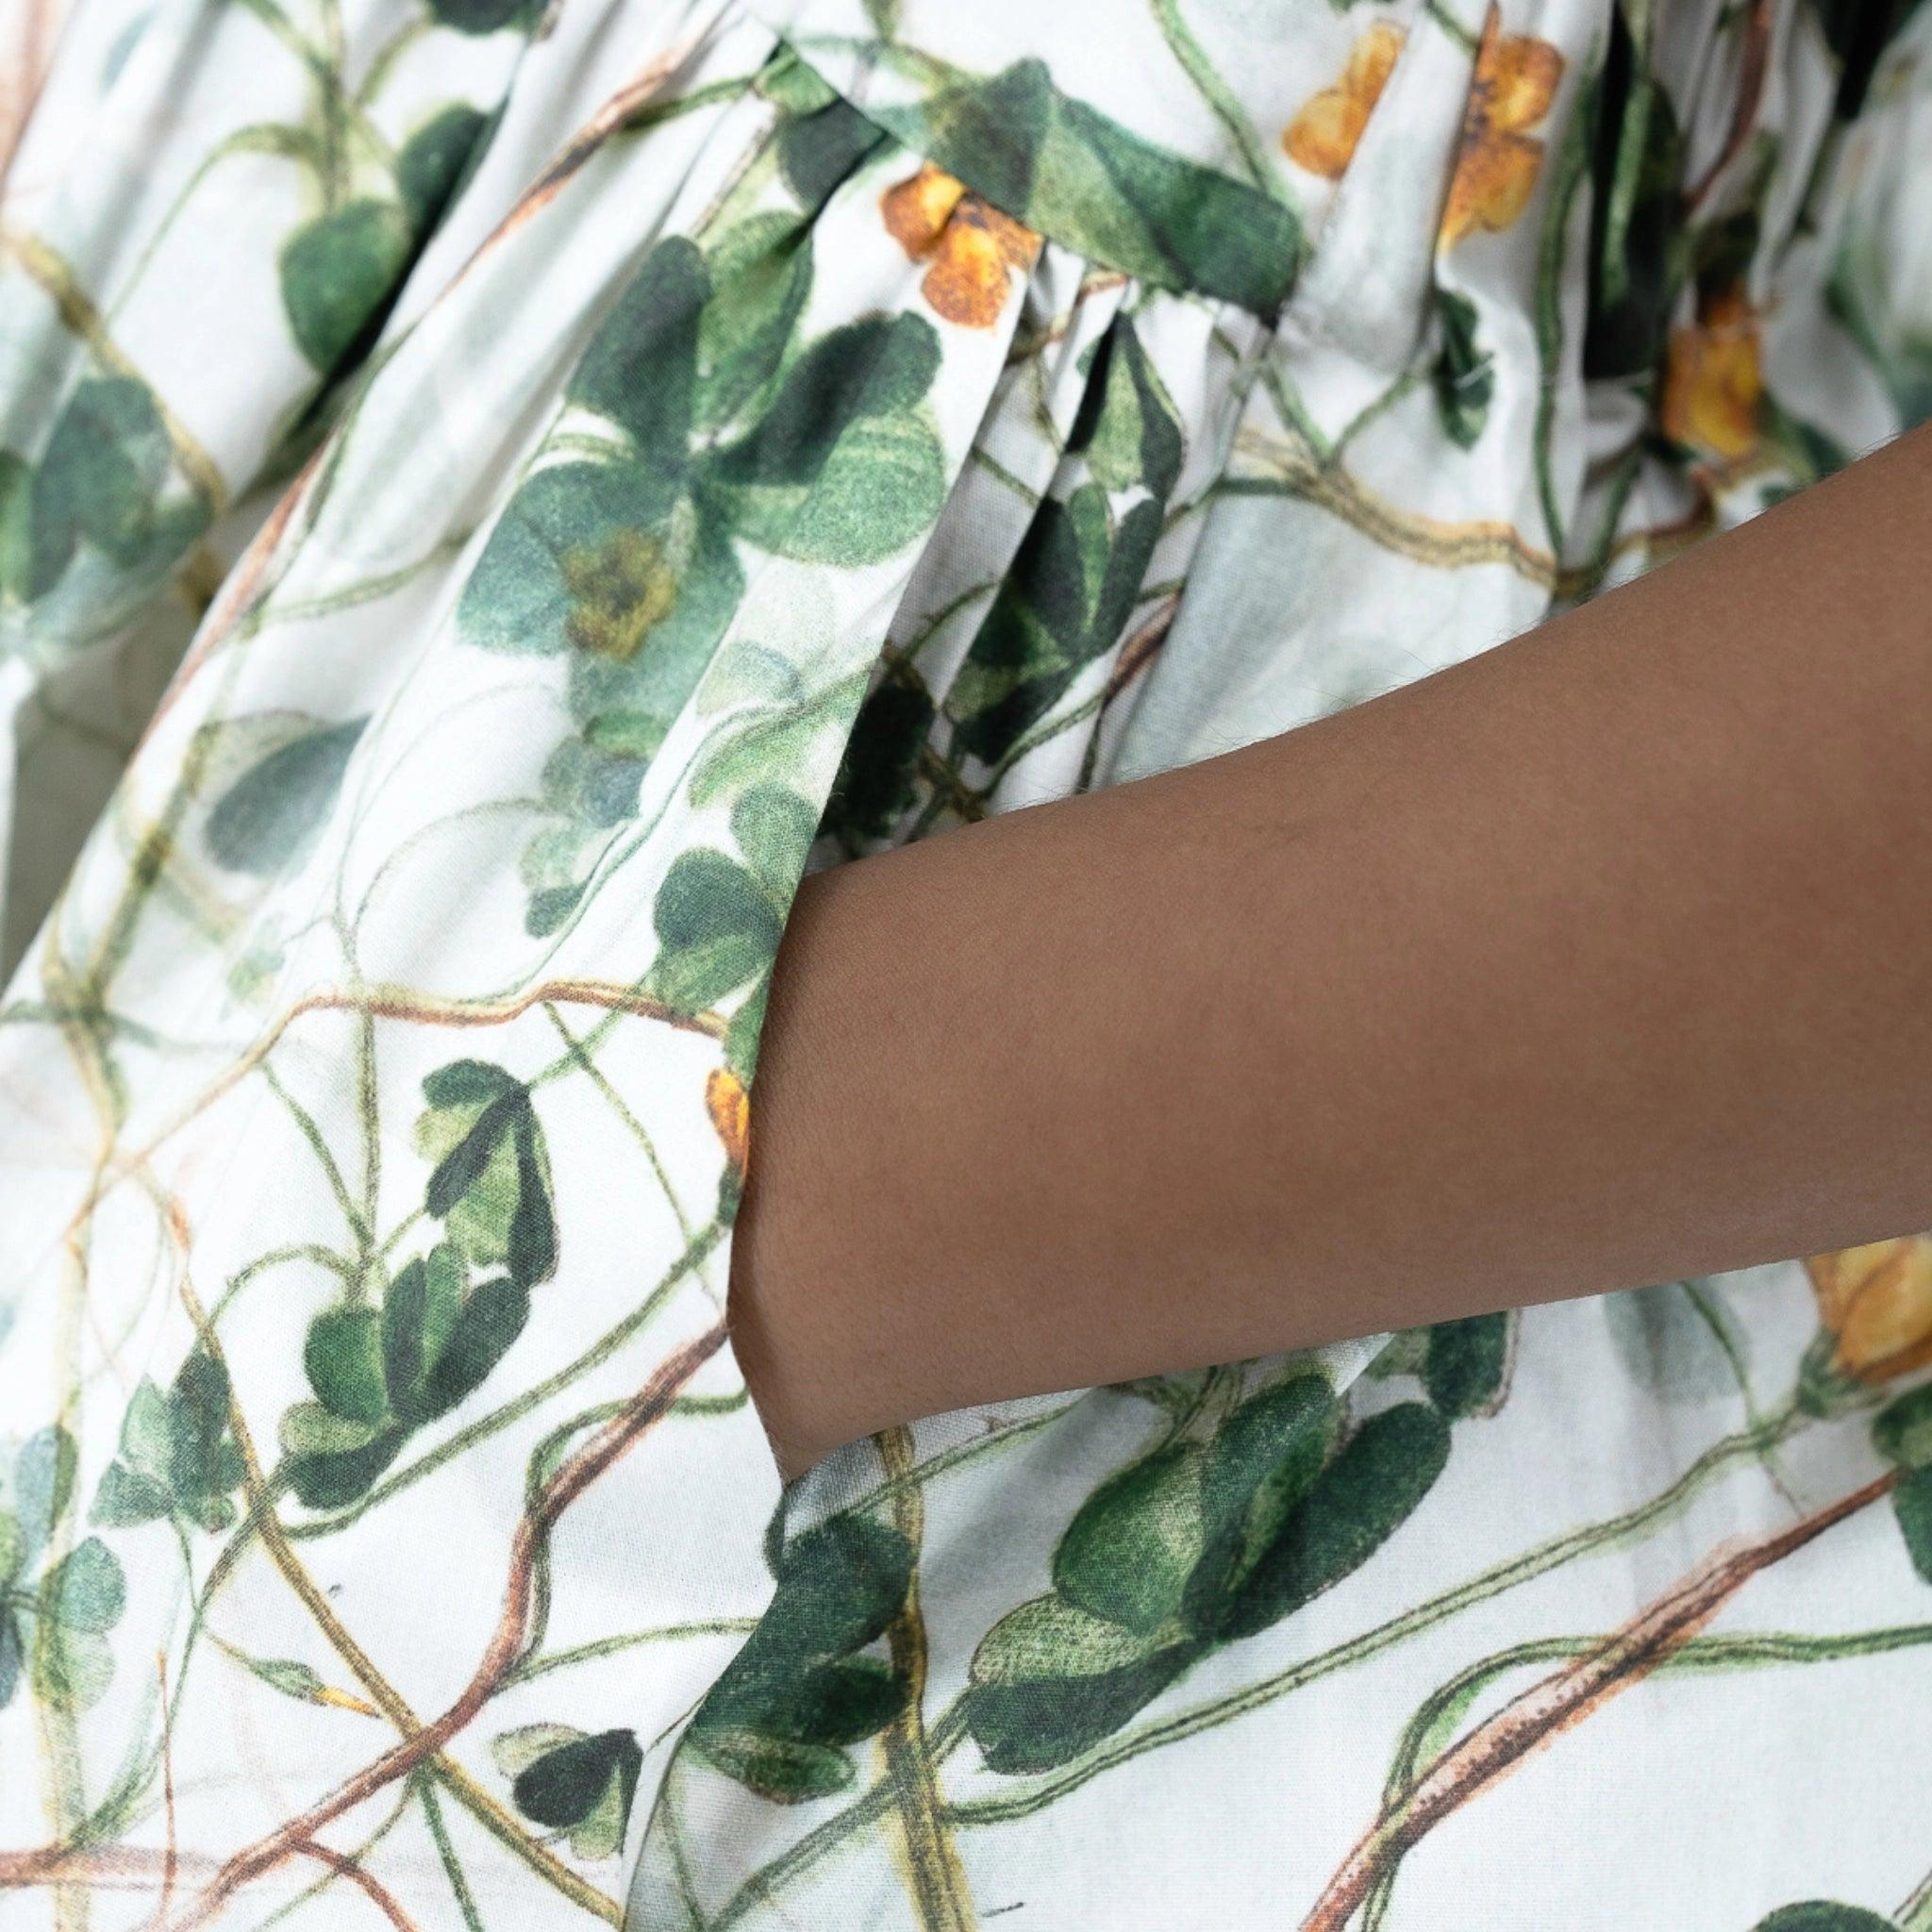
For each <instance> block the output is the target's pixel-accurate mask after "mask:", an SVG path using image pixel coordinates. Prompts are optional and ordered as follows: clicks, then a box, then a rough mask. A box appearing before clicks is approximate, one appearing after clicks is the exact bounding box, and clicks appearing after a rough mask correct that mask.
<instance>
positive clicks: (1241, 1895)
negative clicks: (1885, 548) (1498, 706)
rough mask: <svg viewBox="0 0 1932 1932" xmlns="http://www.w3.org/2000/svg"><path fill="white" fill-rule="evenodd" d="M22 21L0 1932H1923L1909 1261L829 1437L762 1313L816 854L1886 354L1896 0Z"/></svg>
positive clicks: (1846, 424)
mask: <svg viewBox="0 0 1932 1932" xmlns="http://www.w3.org/2000/svg"><path fill="white" fill-rule="evenodd" d="M12 5H13V6H14V7H15V8H16V9H17V12H16V14H15V16H14V17H13V25H12V26H10V27H9V28H8V32H9V34H11V35H12V36H13V42H14V44H16V45H17V46H18V47H20V48H22V49H24V50H26V51H25V52H24V53H23V55H22V63H21V65H20V66H19V67H18V69H17V75H16V79H15V81H14V82H13V83H12V84H11V86H12V92H13V93H17V94H22V95H24V93H25V84H24V83H21V82H20V81H19V80H18V78H17V76H18V75H29V74H31V75H33V76H36V77H37V76H39V75H40V74H41V71H42V67H44V69H45V75H44V79H43V80H42V81H41V82H40V85H39V88H38V95H37V100H36V103H35V105H34V107H33V110H32V113H31V115H30V117H28V118H26V119H25V125H24V128H23V127H20V126H19V125H17V124H18V123H19V120H20V116H19V113H18V112H17V111H15V108H17V107H18V105H19V104H18V103H16V104H15V107H13V108H9V113H11V114H12V116H13V118H12V121H10V122H9V123H8V124H7V125H6V130H5V131H6V136H7V140H8V142H12V140H13V138H14V136H15V134H16V133H18V147H17V151H16V152H15V154H14V157H13V160H12V165H11V168H10V171H9V174H8V179H7V183H6V190H7V192H6V200H5V203H4V207H0V719H4V720H5V722H6V724H7V726H8V731H7V735H6V737H5V739H4V741H0V743H4V752H0V881H4V892H0V915H4V928H0V950H4V956H5V964H6V971H7V974H8V980H7V985H6V991H5V993H4V1000H0V1925H4V1926H5V1927H6V1928H7V1932H15V1928H20V1932H31V1928H37V1927H49V1928H58V1932H82V1928H99V1932H120V1928H124V1927H125V1928H133V1927H137V1926H139V1927H151V1928H162V1927H167V1928H186V1927H190V1926H202V1925H220V1926H224V1927H226V1926H235V1927H244V1926H246V1927H255V1926H269V1925H282V1924H288V1925H291V1926H295V1927H318V1928H329V1932H334V1928H337V1927H345V1928H348V1927H356V1926H360V1925H365V1924H366V1925H371V1926H375V1925H382V1924H389V1925H391V1926H410V1927H419V1928H450V1932H457V1928H462V1932H523V1928H527V1927H535V1926H542V1927H550V1926H556V1927H564V1926H574V1925H577V1924H591V1923H593V1922H596V1921H602V1922H604V1923H605V1924H613V1925H614V1924H625V1925H628V1926H630V1927H633V1928H638V1932H724V1928H726V1927H744V1928H748V1932H749V1928H757V1932H796V1928H803V1927H810V1928H824V1932H855V1928H880V1932H885V1928H892V1932H899V1928H908V1932H966V1928H970V1927H976V1926H981V1925H985V1926H989V1927H991V1926H993V1925H994V1924H998V1925H1000V1926H1001V1927H1012V1928H1014V1932H1018V1928H1022V1927H1038V1928H1041V1932H1068V1928H1075V1927H1080V1928H1084V1927H1090V1926H1106V1927H1115V1926H1118V1927H1124V1928H1142V1927H1145V1928H1154V1927H1161V1928H1166V1927H1182V1926H1185V1927H1201V1928H1215V1932H1220V1928H1227V1927H1251V1926H1252V1927H1261V1926H1269V1927H1274V1926H1293V1925H1300V1926H1302V1927H1305V1928H1307V1932H1317V1928H1325V1932H1341V1928H1343V1927H1354V1928H1360V1932H1376V1928H1381V1932H1403V1928H1418V1932H1421V1928H1446V1927H1452V1926H1454V1927H1459V1926H1464V1925H1470V1924H1481V1925H1483V1926H1486V1927H1492V1928H1530V1927H1536V1928H1539V1932H1541V1928H1544V1927H1549V1926H1563V1927H1576V1928H1586V1927H1602V1928H1612V1927H1614V1928H1618V1932H1627V1928H1659V1932H1750V1928H1752V1927H1757V1928H1759V1932H1883V1928H1887V1927H1890V1928H1893V1932H1927V1928H1928V1927H1932V1877H1928V1874H1932V1822H1928V1817H1927V1813H1926V1807H1925V1805H1924V1795H1923V1793H1924V1783H1923V1775H1924V1761H1925V1758H1924V1754H1925V1750H1926V1738H1927V1735H1928V1723H1932V1385H1927V1384H1926V1383H1924V1381H1923V1380H1920V1379H1915V1378H1917V1377H1918V1374H1919V1372H1920V1371H1921V1370H1923V1369H1924V1367H1925V1366H1926V1365H1927V1364H1928V1362H1932V1241H1928V1240H1926V1239H1924V1238H1922V1237H1920V1236H1918V1235H1916V1234H1914V1233H1913V1232H1912V1231H1910V1230H1901V1233H1900V1238H1899V1239H1898V1240H1896V1241H1886V1242H1880V1243H1878V1244H1875V1245H1874V1246H1872V1247H1869V1248H1862V1249H1857V1250H1854V1251H1850V1252H1846V1253H1841V1254H1836V1255H1829V1256H1822V1257H1811V1258H1810V1259H1809V1260H1803V1259H1793V1260H1791V1261H1790V1262H1787V1263H1785V1264H1782V1265H1780V1266H1776V1267H1769V1268H1761V1269H1756V1270H1752V1271H1748V1272H1746V1273H1743V1274H1734V1275H1728V1276H1724V1277H1723V1278H1719V1279H1711V1280H1693V1281H1678V1282H1670V1283H1663V1284H1658V1285H1657V1286H1654V1287H1650V1288H1645V1289H1642V1290H1641V1291H1635V1292H1630V1293H1624V1294H1618V1295H1612V1296H1607V1297H1602V1298H1597V1299H1591V1300H1584V1301H1577V1302H1573V1303H1569V1304H1566V1305H1562V1306H1555V1307H1540V1308H1536V1309H1532V1310H1529V1311H1527V1312H1524V1313H1521V1314H1515V1313H1507V1314H1495V1315H1486V1316H1480V1317H1477V1318H1474V1319H1472V1320H1468V1321H1462V1322H1454V1323H1448V1324H1440V1325H1438V1326H1435V1327H1432V1328H1426V1329H1420V1330H1416V1331H1413V1332H1410V1333H1406V1334H1401V1335H1394V1336H1381V1337H1367V1338H1362V1339H1360V1340H1358V1341H1351V1342H1348V1343H1345V1344H1342V1345H1338V1346H1336V1347H1333V1348H1328V1349H1323V1350H1318V1351H1314V1352H1311V1353H1307V1354H1305V1355H1299V1356H1295V1357H1283V1358H1276V1359H1270V1360H1262V1361H1253V1362H1247V1363H1239V1364H1232V1365H1228V1366H1224V1367H1221V1368H1217V1369H1214V1370H1211V1371H1208V1372H1205V1373H1195V1374H1175V1375H1171V1376H1158V1377H1153V1378H1149V1379H1147V1380H1144V1381H1140V1382H1136V1383H1133V1384H1130V1385H1127V1386H1124V1387H1119V1388H1111V1389H1104V1390H1095V1391H1084V1392H1078V1391H1075V1392H1070V1393H1068V1394H1066V1395H1063V1396H1058V1397H1055V1398H1052V1399H1045V1400H1038V1401H1026V1402H1019V1403H1011V1404H1002V1405H993V1406H990V1407H985V1408H982V1409H978V1410H974V1411H973V1412H970V1413H965V1414H958V1415H952V1416H945V1417H941V1418H936V1419H933V1420H930V1421H926V1422H922V1423H920V1424H917V1425H915V1426H910V1427H907V1428H900V1429H894V1430H891V1431H889V1432H887V1433H885V1434H883V1435H881V1436H879V1437H877V1438H876V1439H874V1440H873V1441H866V1442H861V1443H857V1444H854V1445H852V1446H851V1447H850V1448H848V1449H846V1450H845V1451H843V1452H841V1453H840V1454H839V1455H837V1456H834V1457H831V1458H830V1459H829V1460H828V1461H827V1462H825V1463H824V1464H822V1465H821V1466H820V1467H819V1468H817V1469H816V1470H814V1471H813V1472H811V1473H810V1474H809V1475H808V1476H807V1477H806V1478H805V1479H803V1480H801V1481H800V1482H798V1483H795V1484H793V1485H791V1487H790V1488H789V1490H781V1485H780V1482H779V1480H778V1478H777V1475H776V1474H775V1472H774V1467H773V1464H772V1460H771V1457H770V1456H769V1453H768V1450H767V1447H766V1443H765V1441H764V1438H763V1436H762V1433H761V1431H760V1429H759V1427H758V1421H757V1418H756V1415H755V1413H754V1412H753V1411H752V1409H751V1407H750V1406H749V1404H748V1402H747V1400H746V1397H745V1393H744V1389H743V1384H742V1381H741V1377H740V1375H739V1374H738V1372H737V1369H736V1367H735V1364H734V1360H733V1357H732V1350H731V1344H730V1339H729V1337H728V1335H727V1333H726V1331H725V1327H724V1287H725V1278H726V1271H727V1263H728V1256H729V1242H730V1227H731V1222H732V1216H733V1212H734V1210H735V1208H736V1205H737V1202H738V1198H739V1191H740V1186H741V1177H742V1174H743V1172H744V1164H745V1159H746V1150H747V1142H748V1139H755V1136H756V1113H757V1107H756V1097H755V1094H756V1089H755V1083H754V1070H755V1066H756V1060H757V1053H758V1031H759V1023H760V1019H761V1015H762V1012H763V1008H764V1000H765V991H766V983H767V979H768V975H769V974H770V971H771V966H772V961H773V958H774V952H775V949H776V946H777V943H778V939H779V936H780V933H781V931H782V929H783V925H784V921H785V918H786V912H787V908H788V905H789V903H790V900H791V894H792V891H793V890H794V887H795V886H796V883H797V881H798V879H799V877H800V876H801V875H802V874H803V873H804V872H805V871H806V870H807V869H808V868H810V867H818V866H824V865H829V864H834V863H840V862H844V861H847V860H851V859H854V858H863V856H864V855H866V854H867V853H870V852H873V851H875V850H877V849H880V848H882V847H885V846H890V845H892V844H896V843H900V842H903V841H908V840H912V839H916V838H923V837H926V836H930V835H935V834H942V833H944V832H945V831H946V830H947V829H949V828H951V827H955V826H958V825H959V824H964V823H968V822H971V821H973V820H974V819H978V818H980V817H983V816H985V815H986V814H988V813H991V812H996V811H1001V810H1005V809H1008V808H1012V807H1015V806H1019V805H1024V804H1027V803H1031V802H1036V801H1039V800H1042V799H1046V798H1050V797H1054V796H1058V795H1061V794H1065V793H1069V792H1073V791H1079V790H1081V789H1083V788H1086V787H1091V786H1096V785H1101V784H1107V783H1110V782H1116V781H1119V780H1122V779H1125V778H1130V777H1132V776H1135V775H1137V774H1144V773H1150V772H1155V771H1158V770H1162V769H1166V768H1169V767H1172V766H1174V765H1175V764H1178V763H1181V762H1184V761H1187V760H1189V759H1192V758H1200V757H1203V756H1206V755H1209V754H1211V753H1214V752H1216V751H1220V750H1224V749H1226V748H1229V747H1231V746H1233V745H1236V744H1239V743H1241V742H1245V741H1251V740H1253V739H1255V738H1257V737H1260V736H1262V735H1265V734H1267V733H1271V732H1275V731H1280V730H1284V729H1287V728H1289V727H1291V726H1292V725H1295V724H1300V723H1303V722H1306V721H1307V720H1310V719H1312V718H1315V717H1318V716H1320V715H1323V714H1324V713H1326V712H1330V711H1332V710H1334V709H1336V708H1339V707H1341V706H1344V705H1347V704H1350V703H1353V702H1355V701H1357V700H1358V699H1360V698H1362V697H1364V696H1366V695H1368V694H1370V693H1372V692H1374V691H1380V690H1385V689H1387V688H1389V687H1391V686H1392V685H1395V684H1398V683H1400V682H1402V681H1403V680H1405V679H1407V678H1410V677H1413V676H1416V675H1420V674H1422V673H1424V672H1426V671H1428V670H1431V669H1433V668H1436V667H1439V666H1441V665H1443V664H1446V663H1449V662H1452V661H1454V660H1456V659H1457V658H1463V657H1467V656H1469V655H1470V654H1472V653H1474V652H1476V651H1479V650H1481V649H1483V648H1485V647H1487V646H1488V645H1490V644H1491V643H1493V642H1495V641H1499V640H1500V639H1502V638H1504V637H1507V636H1508V635H1510V634H1512V633H1514V632H1516V631H1520V630H1522V629H1524V628H1525V627H1527V626H1529V625H1533V624H1535V623H1537V622H1538V621H1539V620H1541V619H1542V618H1543V617H1545V616H1546V615H1547V614H1549V613H1550V612H1551V611H1552V610H1554V609H1557V608H1561V607H1563V606H1565V605H1567V604H1571V603H1574V602H1575V601H1576V600H1578V599H1581V598H1584V597H1587V596H1589V595H1591V593H1592V592H1594V591H1598V590H1600V589H1602V588H1604V587H1605V586H1607V585H1609V584H1612V583H1615V582H1617V581H1620V580H1622V579H1624V578H1627V577H1628V576H1630V575H1634V574H1635V573H1637V572H1639V571H1641V569H1643V568H1644V567H1645V566H1646V565H1647V564H1649V563H1651V562H1654V561H1656V560H1657V559H1658V558H1664V557H1667V556H1670V555H1672V554H1674V553H1675V552H1677V551H1678V550H1680V549H1682V548H1683V547H1684V546H1685V545H1687V544H1689V543H1691V542H1692V541H1695V540H1697V539H1698V538H1700V537H1701V536H1703V535H1705V534H1706V533H1707V532H1709V531H1712V530H1716V529H1721V528H1723V527H1724V526H1726V525H1731V524H1734V523H1736V522H1738V521H1740V520H1741V519H1743V518H1745V517H1748V516H1750V515H1751V514H1753V513H1754V512H1755V511H1757V509H1759V508H1762V507H1764V506H1765V505H1766V504H1768V503H1770V502H1772V501H1774V500H1775V499H1776V498H1778V497H1780V496H1782V495H1784V494H1786V493H1789V492H1790V491H1793V490H1796V489H1799V488H1802V487H1803V486H1804V485H1806V484H1807V483H1808V482H1809V481H1811V480H1812V479H1814V478H1815V477H1816V476H1818V475H1821V474H1822V473H1824V472H1825V471H1827V470H1829V469H1831V468H1833V467H1835V466H1837V465H1839V464H1841V463H1843V462H1845V461H1847V460H1849V459H1850V458H1853V457H1855V456H1856V455H1857V454H1859V453H1860V452H1862V451H1863V450H1865V449H1867V448H1869V447H1870V446H1872V445H1874V444H1875V443H1877V442H1879V441H1883V440H1884V439H1886V438H1887V437H1889V436H1891V435H1893V434H1895V433H1897V431H1898V430H1899V429H1900V428H1901V427H1902V426H1903V425H1906V424H1907V423H1908V422H1911V421H1913V420H1915V419H1916V418H1917V417H1918V416H1920V415H1922V414H1924V413H1926V412H1927V410H1928V408H1932V239H1928V235H1927V227H1926V208H1927V190H1928V186H1932V11H1915V9H1914V7H1913V5H1912V0H1872V4H1867V5H1860V4H1857V0H1669V4H1663V0H1491V4H1489V5H1488V6H1487V10H1485V7H1484V4H1483V0H1426V4H1424V0H1362V4H1357V5H1346V6H1333V5H1330V4H1328V0H1058V4H1056V5H1052V6H1045V5H1036V6H1030V7H1022V6H1019V5H1017V4H1014V0H983V4H980V5H976V6H973V7H964V6H958V5H948V4H946V0H864V4H861V0H556V4H552V5H549V6H547V7H545V6H541V5H540V4H538V0H73V4H72V6H71V8H69V9H68V11H67V14H66V17H65V18H64V20H63V19H58V18H57V13H56V9H55V8H52V7H50V6H49V5H48V4H47V0H12ZM29 53H30V54H31V58H30V59H29V58H27V56H28V54H29ZM11 98H12V94H9V100H11ZM1851 642H1852V641H1847V645H1848V646H1849V645H1850V644H1851ZM1693 835H1694V828H1687V836H1693ZM1879 909H1881V908H1874V919H1873V922H1872V925H1871V929H1870V930H1869V931H1866V932H1860V933H1845V934H1843V935H1841V936H1840V941H1841V942H1842V943H1844V944H1847V945H1855V944H1856V945H1871V944H1874V943H1876V942H1878V941H1879V940H1880V939H1882V938H1883V936H1884V932H1885V923H1884V921H1883V920H1881V919H1879V918H1878V917H1877V916H1876V913H1877V911H1878V910H1879ZM1015 970H1016V971H1024V960H1017V961H1016V962H1015ZM1753 970H1757V971H1761V970H1764V969H1763V964H1762V962H1755V963H1754V969H1753ZM1283 993H1284V997H1292V987H1291V986H1285V987H1284V989H1283ZM1070 996H1071V995H1070ZM1284 1104H1285V1105H1286V1104H1291V1101H1290V1100H1289V1099H1288V1098H1287V1097H1285V1098H1284ZM1282 1211H1283V1212H1284V1213H1285V1214H1287V1213H1292V1212H1293V1203H1292V1200H1291V1198H1288V1197H1286V1196H1285V1197H1284V1200H1283V1203H1282ZM1374 1239H1375V1230H1374V1227H1373V1226H1366V1227H1364V1228H1363V1230H1362V1241H1363V1242H1364V1244H1365V1245H1366V1244H1369V1243H1373V1241H1374ZM1499 1239H1507V1233H1499Z"/></svg>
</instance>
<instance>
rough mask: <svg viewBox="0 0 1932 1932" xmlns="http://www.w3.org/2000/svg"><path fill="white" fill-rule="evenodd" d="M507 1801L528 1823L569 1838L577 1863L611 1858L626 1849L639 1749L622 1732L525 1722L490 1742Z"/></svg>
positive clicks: (628, 1735) (631, 1738)
mask: <svg viewBox="0 0 1932 1932" xmlns="http://www.w3.org/2000/svg"><path fill="white" fill-rule="evenodd" d="M493 1753H494V1756H495V1757H496V1761H497V1764H498V1767H499V1768H500V1769H502V1770H503V1771H504V1772H505V1773H506V1774H508V1775H509V1776H510V1778H511V1780H512V1782H511V1786H510V1797H511V1799H512V1801H513V1802H514V1804H515V1805H516V1807H517V1809H518V1810H519V1811H521V1812H522V1813H523V1814H524V1816H525V1818H527V1819H529V1820H530V1822H531V1823H532V1824H540V1825H541V1826H543V1827H544V1828H545V1829H546V1830H548V1831H561V1832H565V1833H567V1834H568V1835H569V1838H570V1843H571V1849H572V1850H573V1851H575V1853H576V1855H577V1856H578V1857H581V1858H610V1857H616V1856H617V1854H618V1853H619V1852H620V1851H621V1850H623V1848H624V1834H625V1826H626V1824H628V1823H629V1819H630V1810H631V1804H632V1802H633V1800H634V1799H635V1798H636V1796H637V1788H638V1774H639V1773H640V1771H641V1769H642V1768H643V1761H644V1758H643V1752H642V1751H641V1749H640V1748H639V1745H638V1740H637V1739H636V1738H635V1737H634V1736H633V1735H632V1734H631V1733H630V1732H629V1731H624V1730H613V1731H602V1732H599V1733H598V1734H597V1735H596V1736H594V1737H586V1736H584V1735H583V1734H582V1733H581V1732H577V1731H573V1730H572V1729H571V1728H570V1727H569V1726H568V1725H564V1724H530V1725H526V1726H525V1727H524V1728H523V1729H522V1730H520V1731H510V1732H506V1733H505V1734H504V1735H503V1736H502V1737H500V1738H498V1739H497V1740H496V1742H495V1744H494V1746H493Z"/></svg>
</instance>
